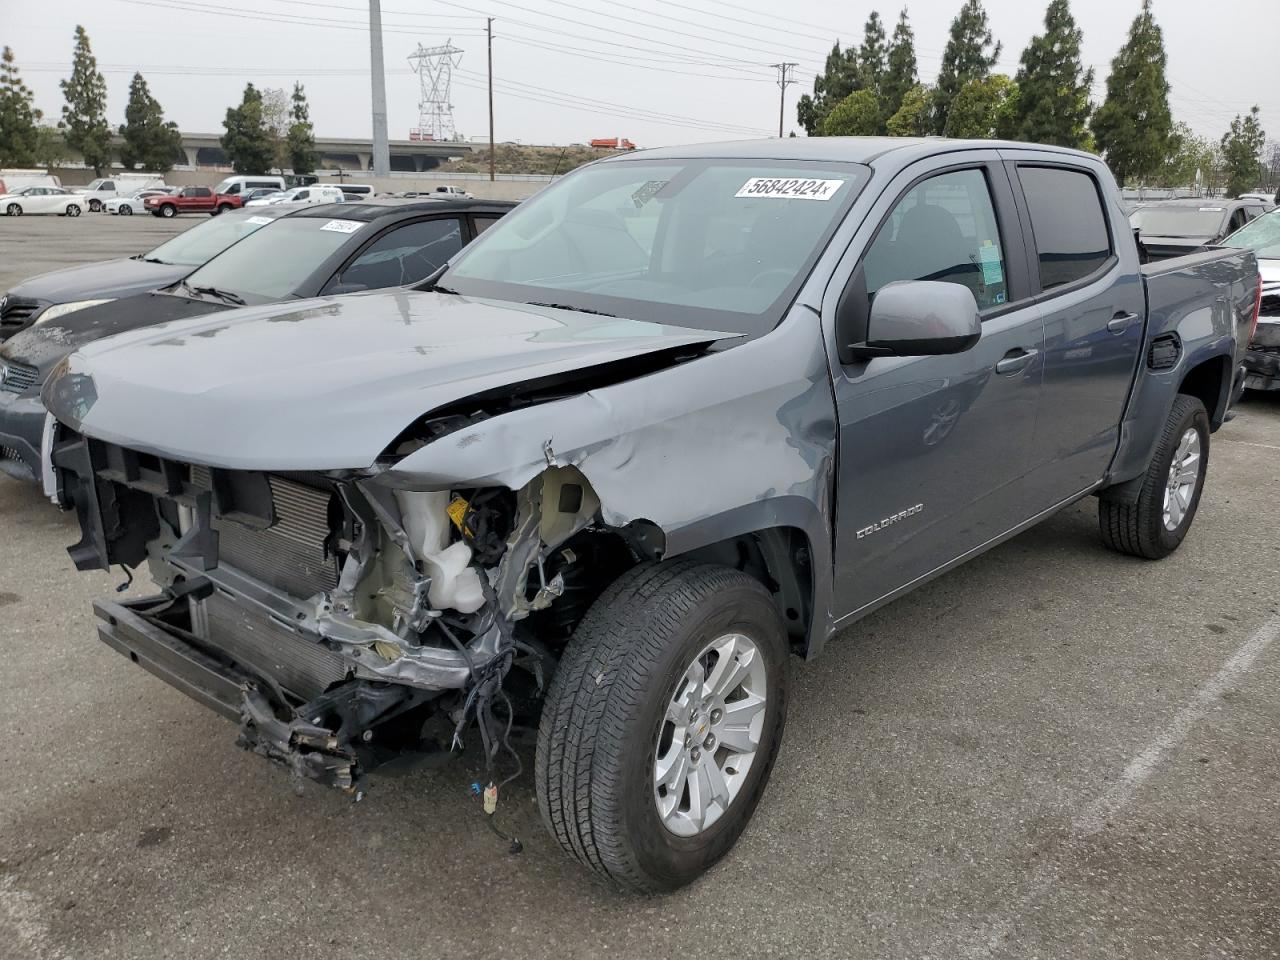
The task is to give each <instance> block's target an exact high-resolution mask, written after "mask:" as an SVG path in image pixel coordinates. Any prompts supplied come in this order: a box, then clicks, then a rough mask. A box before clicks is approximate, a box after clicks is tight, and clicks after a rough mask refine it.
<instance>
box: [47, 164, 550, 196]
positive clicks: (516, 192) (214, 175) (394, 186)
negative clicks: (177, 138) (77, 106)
mask: <svg viewBox="0 0 1280 960" xmlns="http://www.w3.org/2000/svg"><path fill="white" fill-rule="evenodd" d="M53 173H54V174H55V175H56V176H57V177H58V178H59V179H60V180H61V181H62V185H63V186H64V187H82V186H84V185H85V184H86V183H88V182H89V181H90V180H92V179H94V175H93V171H92V170H79V169H61V168H59V169H55V170H54V171H53ZM229 176H232V174H230V173H220V172H218V171H215V170H170V171H169V172H168V173H166V174H165V175H164V181H165V183H167V184H169V185H170V186H175V187H187V186H205V187H212V186H215V185H216V184H218V183H219V182H220V181H222V180H224V179H225V178H227V177H229ZM473 176H474V175H473ZM473 176H467V177H453V178H450V177H447V176H442V177H429V176H416V175H412V174H409V175H401V176H395V177H366V176H361V175H360V173H359V172H355V173H352V174H350V175H349V176H345V177H343V178H342V180H343V181H345V182H346V183H367V184H369V185H370V186H372V187H373V188H374V189H375V190H377V191H378V192H379V193H383V192H385V193H400V192H402V191H405V190H419V191H423V192H430V191H432V190H434V189H435V188H436V187H442V186H455V187H462V189H464V190H466V191H467V192H468V193H469V194H471V195H472V196H475V197H480V198H481V199H484V200H525V199H527V198H528V197H531V196H533V195H534V194H535V193H537V192H538V191H539V190H541V189H542V188H543V187H545V186H546V185H547V178H546V177H530V178H529V179H528V180H514V179H506V180H495V181H493V182H490V181H489V180H487V179H484V180H477V179H473ZM320 182H321V183H332V184H339V183H340V181H339V180H338V178H337V177H326V176H322V177H321V178H320Z"/></svg>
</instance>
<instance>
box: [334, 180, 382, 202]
mask: <svg viewBox="0 0 1280 960" xmlns="http://www.w3.org/2000/svg"><path fill="white" fill-rule="evenodd" d="M338 188H339V189H340V190H341V191H342V192H343V193H345V194H346V195H347V199H348V200H368V199H369V198H370V197H372V196H373V187H371V186H369V184H367V183H340V184H338Z"/></svg>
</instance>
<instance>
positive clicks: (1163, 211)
mask: <svg viewBox="0 0 1280 960" xmlns="http://www.w3.org/2000/svg"><path fill="white" fill-rule="evenodd" d="M1226 218H1227V208H1226V207H1215V206H1214V205H1213V204H1211V203H1207V204H1205V205H1204V206H1202V207H1192V206H1186V207H1142V208H1141V209H1139V210H1137V211H1136V212H1135V213H1134V214H1133V217H1132V218H1131V221H1130V222H1131V223H1132V224H1133V225H1134V226H1135V227H1137V228H1138V230H1139V231H1141V232H1142V234H1143V235H1144V236H1148V237H1212V236H1214V235H1215V234H1217V232H1218V231H1219V230H1220V229H1221V228H1222V222H1223V221H1224V220H1225V219H1226Z"/></svg>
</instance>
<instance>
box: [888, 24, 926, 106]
mask: <svg viewBox="0 0 1280 960" xmlns="http://www.w3.org/2000/svg"><path fill="white" fill-rule="evenodd" d="M917 83H919V79H918V78H917V76H916V38H915V34H914V33H913V32H912V30H911V24H910V23H909V22H908V21H907V10H906V7H903V8H902V13H900V14H899V15H898V25H897V26H896V27H894V28H893V39H892V40H890V41H889V55H888V58H887V61H886V65H885V72H884V79H883V80H882V81H881V82H880V108H881V109H882V110H883V111H884V115H885V116H886V117H892V116H893V115H894V114H896V113H897V112H898V111H899V110H901V109H902V101H903V98H904V97H906V95H907V91H908V90H910V89H911V88H912V87H914V86H915V85H916V84H917Z"/></svg>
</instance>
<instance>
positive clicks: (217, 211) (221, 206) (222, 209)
mask: <svg viewBox="0 0 1280 960" xmlns="http://www.w3.org/2000/svg"><path fill="white" fill-rule="evenodd" d="M234 209H235V207H233V206H232V205H231V204H229V203H220V204H218V206H216V207H215V208H214V210H213V215H214V216H215V217H216V216H217V215H218V214H220V213H226V212H227V211H228V210H234Z"/></svg>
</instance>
